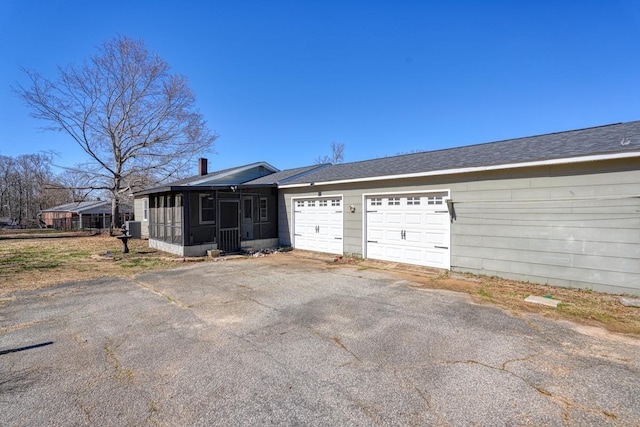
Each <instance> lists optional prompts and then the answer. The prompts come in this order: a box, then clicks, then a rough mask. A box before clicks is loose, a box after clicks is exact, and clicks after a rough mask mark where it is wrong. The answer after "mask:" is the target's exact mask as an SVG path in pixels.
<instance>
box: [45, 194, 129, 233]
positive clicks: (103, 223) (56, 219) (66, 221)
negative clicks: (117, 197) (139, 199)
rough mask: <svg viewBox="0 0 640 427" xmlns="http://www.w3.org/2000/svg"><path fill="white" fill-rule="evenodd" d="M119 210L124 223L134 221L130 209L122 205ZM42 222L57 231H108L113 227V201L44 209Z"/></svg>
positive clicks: (98, 201)
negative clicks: (97, 229)
mask: <svg viewBox="0 0 640 427" xmlns="http://www.w3.org/2000/svg"><path fill="white" fill-rule="evenodd" d="M119 209H120V217H121V218H120V219H121V222H122V223H124V222H125V221H129V220H131V219H133V212H131V209H130V208H129V207H127V206H126V205H124V204H121V205H120V207H119ZM41 221H42V222H43V223H44V224H45V226H46V227H50V228H55V229H56V230H84V229H87V228H99V229H106V228H109V227H110V226H111V201H110V200H93V201H85V202H72V203H67V204H64V205H60V206H56V207H53V208H50V209H44V210H43V211H42V214H41Z"/></svg>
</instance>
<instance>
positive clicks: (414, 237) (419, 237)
mask: <svg viewBox="0 0 640 427" xmlns="http://www.w3.org/2000/svg"><path fill="white" fill-rule="evenodd" d="M423 236H424V233H423V232H421V231H411V230H406V231H405V237H404V240H405V241H406V242H407V244H420V243H422V241H423V240H424V237H423Z"/></svg>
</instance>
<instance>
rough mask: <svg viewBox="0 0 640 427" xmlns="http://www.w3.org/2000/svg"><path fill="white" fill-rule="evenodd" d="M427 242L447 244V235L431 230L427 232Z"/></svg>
mask: <svg viewBox="0 0 640 427" xmlns="http://www.w3.org/2000/svg"><path fill="white" fill-rule="evenodd" d="M426 242H427V243H431V244H434V245H447V236H446V235H445V234H444V233H434V232H430V233H427V238H426Z"/></svg>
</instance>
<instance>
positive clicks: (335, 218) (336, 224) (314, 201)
mask: <svg viewBox="0 0 640 427" xmlns="http://www.w3.org/2000/svg"><path fill="white" fill-rule="evenodd" d="M293 205H294V207H295V209H294V216H293V222H294V225H293V229H294V239H293V246H294V247H295V248H297V249H305V250H311V251H318V252H328V253H336V254H342V253H343V248H342V234H343V226H342V209H341V206H342V199H341V198H339V197H331V198H327V197H310V198H305V199H298V200H295V201H293Z"/></svg>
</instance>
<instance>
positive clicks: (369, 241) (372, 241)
mask: <svg viewBox="0 0 640 427" xmlns="http://www.w3.org/2000/svg"><path fill="white" fill-rule="evenodd" d="M367 243H378V241H377V240H367Z"/></svg>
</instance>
